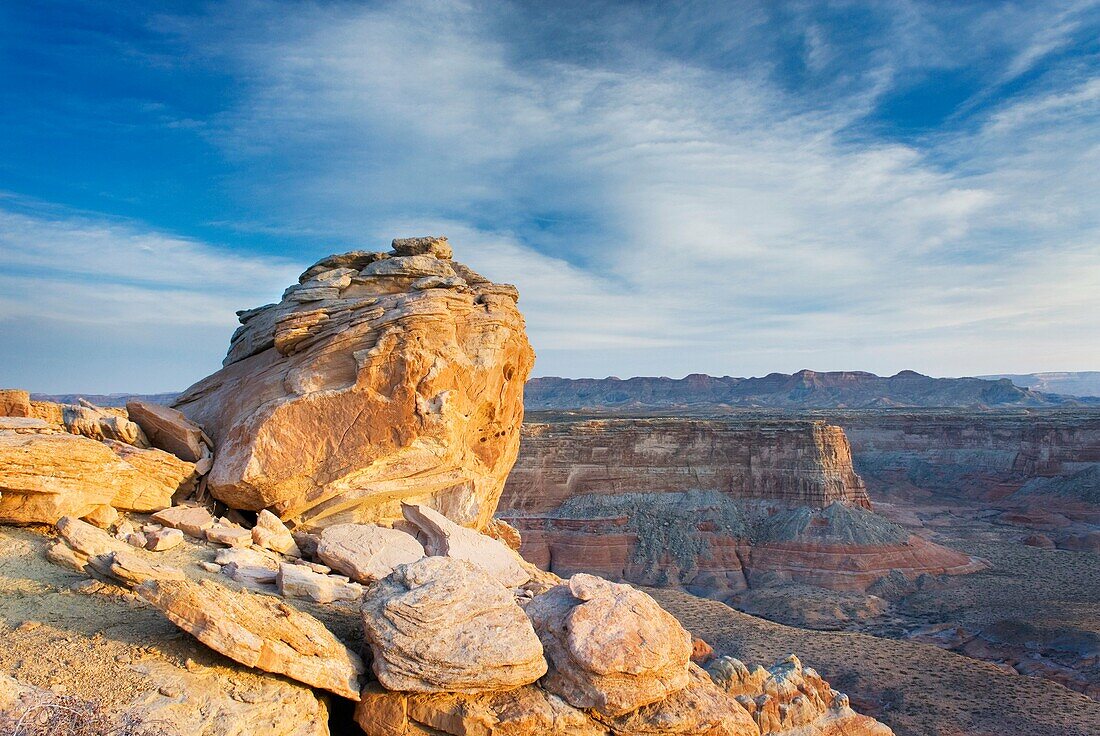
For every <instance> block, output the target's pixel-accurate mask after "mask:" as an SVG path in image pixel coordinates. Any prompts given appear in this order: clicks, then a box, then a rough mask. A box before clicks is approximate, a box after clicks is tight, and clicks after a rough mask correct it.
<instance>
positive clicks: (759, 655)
mask: <svg viewBox="0 0 1100 736" xmlns="http://www.w3.org/2000/svg"><path fill="white" fill-rule="evenodd" d="M647 592H649V593H650V594H651V595H653V597H654V598H656V599H657V600H658V601H659V602H660V603H661V605H662V606H664V607H665V608H667V609H668V610H669V611H670V612H671V613H672V614H673V615H675V616H676V617H677V618H678V619H680V621H681V622H682V623H683V624H684V626H686V627H687V628H688V629H689V630H690V631H691V632H692V633H693V634H695V635H696V636H699V637H701V638H703V639H704V640H706V641H707V642H709V643H710V644H711V646H713V647H714V649H715V651H716V652H718V653H719V654H729V655H732V656H735V657H738V658H740V659H743V660H744V661H746V662H755V663H770V662H772V661H775V660H777V659H780V658H782V657H785V656H787V655H788V654H791V653H795V654H797V655H798V656H799V657H800V658H801V659H802V661H803V663H804V664H806V665H809V666H811V667H814V668H815V669H817V670H818V671H819V672H820V673H821V674H822V676H823V677H824V678H825V679H826V680H828V681H829V682H830V683H831V684H832V685H833V687H835V688H836V689H838V690H841V691H842V692H846V693H848V695H849V696H850V697H851V698H852V707H854V708H855V709H856V710H858V711H860V712H861V713H866V714H868V715H871V716H874V717H875V718H878V719H879V720H881V721H882V722H883V723H885V724H887V725H888V726H890V727H891V728H893V729H894V731H895V732H896V733H897V735H898V736H1097V734H1100V702H1097V701H1095V700H1092V699H1091V698H1088V697H1086V696H1084V695H1081V694H1080V693H1076V692H1073V691H1071V690H1068V689H1066V688H1065V687H1062V686H1061V685H1058V684H1056V683H1053V682H1050V681H1048V680H1043V679H1040V678H1034V677H1025V676H1022V675H1011V674H1006V673H1005V672H1003V671H1002V670H1000V669H999V668H998V667H997V666H995V665H992V664H987V663H984V662H979V661H977V660H974V659H970V658H967V657H963V656H961V655H957V654H953V653H951V652H947V651H943V650H941V649H938V648H936V647H934V646H931V645H925V644H917V643H913V642H905V641H894V640H890V639H883V638H878V637H874V636H869V635H866V634H858V633H849V632H825V631H810V630H805V629H796V628H793V627H789V626H783V625H781V624H776V623H772V622H770V621H765V620H763V619H759V618H755V617H753V616H749V615H747V614H744V613H740V612H738V611H735V610H733V609H732V608H729V607H728V606H726V605H724V604H722V603H719V602H717V601H710V600H705V599H701V598H695V597H693V596H690V595H687V594H684V593H679V592H676V591H669V590H655V589H647Z"/></svg>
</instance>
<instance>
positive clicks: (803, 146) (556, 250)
mask: <svg viewBox="0 0 1100 736" xmlns="http://www.w3.org/2000/svg"><path fill="white" fill-rule="evenodd" d="M925 15H926V14H925V12H924V11H921V12H916V11H914V12H913V14H912V17H911V18H910V19H909V20H907V21H905V22H900V23H898V24H897V28H898V29H899V30H898V32H899V33H902V34H904V35H905V37H904V38H900V39H899V43H898V49H897V51H896V53H895V54H893V55H892V56H891V55H887V56H886V57H884V60H883V61H882V64H883V66H882V69H883V70H886V71H887V74H886V77H884V78H888V77H889V69H895V68H898V66H899V65H905V64H914V63H917V61H916V59H917V58H918V57H919V54H918V53H917V52H918V51H919V50H921V49H925V48H926V47H927V43H925V42H926V41H927V40H928V39H929V38H936V39H940V40H942V38H943V34H944V32H945V31H943V29H938V30H936V31H934V32H933V31H932V30H930V27H929V25H928V23H927V18H926V17H925ZM982 22H983V23H989V22H991V21H990V20H989V19H985V20H983V21H982ZM1063 25H1064V26H1065V27H1060V28H1061V30H1060V31H1059V32H1058V33H1051V34H1046V35H1045V36H1043V35H1040V36H1039V37H1035V38H1031V40H1030V41H1029V43H1031V44H1032V45H1031V46H1029V47H1028V49H1030V50H1028V49H1024V50H1022V51H1021V52H1020V55H1019V56H1018V57H1017V58H1018V61H1017V62H1016V66H1017V67H1019V68H1018V69H1017V70H1016V71H1015V72H1013V73H1014V74H1018V73H1020V72H1021V71H1022V70H1023V69H1024V67H1026V66H1028V65H1031V64H1033V63H1034V62H1035V60H1036V59H1038V58H1040V57H1041V56H1043V55H1045V54H1046V53H1047V52H1048V51H1049V50H1050V49H1053V48H1054V47H1055V46H1056V45H1057V44H1059V43H1062V42H1063V41H1064V38H1065V36H1066V34H1067V33H1068V32H1069V30H1071V27H1070V25H1068V22H1067V24H1063ZM289 28H290V30H289V31H288V32H286V33H285V34H284V35H282V36H280V37H278V38H270V37H269V38H267V39H265V42H264V43H259V44H249V45H247V46H246V47H245V48H246V52H245V56H244V62H245V63H247V65H248V67H249V68H250V69H251V70H252V72H253V73H254V75H255V77H254V82H255V83H256V88H255V94H254V96H253V97H251V98H250V100H249V101H248V104H246V105H244V106H242V107H241V108H240V109H238V110H236V111H235V112H234V113H233V114H232V115H230V116H229V117H227V118H226V120H225V121H224V122H225V124H226V127H225V128H224V131H223V134H224V136H225V137H224V139H223V142H224V145H225V146H226V147H227V148H239V147H240V146H242V145H244V144H246V143H247V142H249V141H256V140H260V141H263V144H264V145H265V146H271V147H274V149H276V150H277V155H279V156H285V157H287V159H288V161H289V162H291V164H293V163H294V162H297V161H299V160H301V157H302V156H305V155H309V156H310V157H311V159H312V160H313V162H314V163H316V162H317V161H321V162H322V163H321V165H316V166H314V165H309V166H307V169H308V170H307V171H305V172H304V173H302V174H301V175H300V176H298V177H297V178H296V181H295V185H294V186H293V187H292V188H291V189H292V190H293V192H294V194H293V198H294V199H295V202H293V203H289V206H288V208H287V212H288V213H289V214H290V215H291V216H294V215H297V216H300V217H304V216H307V215H310V216H313V217H317V216H318V213H324V215H323V216H324V217H326V218H330V225H331V227H332V228H333V229H334V231H336V232H357V233H359V234H360V235H361V236H362V237H369V238H377V239H381V238H382V237H384V236H389V235H392V234H394V233H395V232H397V231H399V232H413V231H421V230H424V231H427V230H433V229H435V230H440V229H443V230H445V231H447V232H449V233H450V234H451V236H452V241H453V242H454V243H456V245H457V246H458V248H459V251H458V252H459V256H460V257H463V256H465V257H466V259H467V260H470V261H473V262H474V263H475V264H476V265H479V266H480V267H481V268H483V269H484V270H486V271H489V272H491V273H492V275H493V276H494V277H496V278H501V279H503V280H507V281H515V282H517V283H519V284H520V286H521V287H522V288H523V293H524V300H523V304H524V308H525V311H526V313H527V315H528V321H529V324H530V331H531V335H532V340H533V342H534V343H535V345H536V348H537V349H541V352H542V353H543V356H544V359H543V361H542V362H541V363H540V366H539V367H538V369H537V370H538V371H539V372H542V373H546V372H565V370H567V369H568V367H569V366H576V365H578V364H583V365H584V366H585V369H587V370H593V371H595V372H600V373H611V372H616V373H623V374H625V373H655V372H669V373H685V372H689V371H692V370H708V371H711V372H719V373H721V372H734V373H744V372H765V371H767V370H770V369H788V370H789V369H794V368H798V367H802V366H803V365H806V364H812V365H813V366H814V367H820V368H839V367H855V368H869V369H879V370H895V369H898V368H902V367H909V366H912V367H916V368H918V369H923V370H929V371H939V372H967V371H993V370H1008V367H1007V366H1009V365H1011V366H1013V367H1014V368H1019V369H1021V370H1022V369H1024V368H1028V369H1034V368H1036V367H1046V366H1033V365H1031V364H1030V363H1028V362H1027V361H1026V359H1025V358H1023V357H1021V356H1020V355H1019V350H1018V345H1019V344H1027V343H1029V342H1031V343H1034V344H1038V343H1041V342H1043V341H1044V339H1045V338H1044V331H1046V332H1047V333H1049V326H1050V324H1052V323H1057V322H1058V320H1060V319H1064V320H1066V321H1067V322H1066V323H1067V324H1069V323H1074V320H1075V319H1076V317H1075V314H1076V312H1075V311H1074V310H1079V309H1096V308H1097V307H1100V297H1098V296H1096V293H1097V292H1096V291H1094V290H1093V286H1094V285H1095V281H1096V277H1097V274H1098V273H1100V248H1098V247H1096V245H1097V230H1096V229H1095V227H1094V225H1095V223H1088V222H1084V221H1083V220H1082V221H1080V222H1078V223H1077V225H1076V227H1075V228H1074V230H1073V232H1072V233H1069V232H1067V231H1066V228H1065V227H1064V224H1060V223H1059V222H1058V221H1057V220H1058V217H1057V216H1055V217H1054V220H1055V221H1053V222H1046V223H1044V218H1050V217H1051V215H1052V213H1062V212H1065V211H1068V210H1072V209H1074V208H1080V206H1081V204H1082V202H1083V198H1082V195H1083V191H1082V190H1080V189H1079V190H1078V191H1071V190H1065V191H1061V192H1057V191H1054V192H1052V191H1050V190H1041V191H1036V189H1035V187H1037V186H1042V184H1043V183H1044V182H1048V181H1050V180H1052V179H1054V178H1056V177H1059V176H1064V175H1065V173H1066V168H1067V166H1069V168H1071V169H1075V168H1076V169H1077V173H1078V174H1079V175H1081V177H1082V178H1080V179H1076V178H1075V179H1074V181H1075V183H1076V184H1077V185H1079V186H1083V187H1087V180H1085V179H1084V178H1083V177H1084V174H1085V172H1084V171H1082V170H1080V169H1079V167H1075V166H1074V165H1073V164H1072V162H1074V161H1080V160H1081V159H1082V157H1084V158H1086V159H1087V158H1090V157H1095V145H1094V147H1093V148H1092V149H1089V148H1088V145H1087V138H1088V136H1089V135H1090V133H1089V131H1090V130H1093V131H1094V130H1095V128H1094V127H1093V128H1090V127H1088V125H1089V124H1090V120H1087V119H1085V118H1084V117H1083V116H1082V108H1083V106H1085V105H1087V104H1089V103H1091V101H1092V97H1093V95H1092V90H1093V87H1094V86H1095V84H1096V80H1085V81H1084V82H1083V83H1082V86H1081V87H1080V88H1079V89H1076V90H1071V91H1063V92H1057V93H1054V94H1052V95H1051V96H1050V97H1049V98H1043V99H1036V98H1030V99H1027V98H1025V99H1023V100H1021V101H1014V102H1012V103H1010V104H1007V105H1004V106H1003V107H1002V108H1001V109H1000V110H999V111H998V112H997V113H996V114H995V115H994V117H993V118H992V119H991V122H990V123H989V124H988V125H986V126H984V127H983V128H981V129H980V130H978V131H977V132H976V133H959V134H956V135H954V136H946V135H942V136H940V137H939V138H938V139H935V140H932V141H930V142H928V143H927V144H922V145H921V146H920V147H914V146H908V145H902V144H896V143H886V142H880V143H867V142H866V141H863V142H852V141H851V140H850V139H849V138H850V126H851V125H852V124H854V123H855V122H856V121H858V120H859V118H860V117H861V116H862V115H864V114H866V113H867V112H868V111H870V110H871V109H873V106H874V103H875V100H876V99H877V98H878V96H879V95H881V94H882V92H883V89H882V88H881V87H880V86H878V85H877V84H876V85H872V86H870V87H869V88H867V89H864V90H863V91H862V92H860V93H858V94H855V95H848V96H845V97H841V98H838V99H836V100H834V102H833V104H832V105H830V106H828V107H824V108H822V107H820V106H817V107H813V108H806V107H805V106H804V105H802V104H800V101H799V100H798V99H797V98H796V97H794V96H792V95H791V94H789V93H787V92H784V91H783V90H781V89H779V88H777V87H776V86H775V85H774V84H773V83H772V82H770V81H769V77H768V76H767V75H766V74H764V73H762V72H760V71H759V70H754V69H749V68H746V69H744V70H734V71H732V72H723V71H716V70H714V69H708V68H703V67H699V66H693V65H691V64H690V63H688V62H686V61H685V60H682V59H675V58H669V57H665V56H661V55H659V54H652V55H649V56H646V55H645V50H644V49H643V48H641V47H638V48H632V49H631V62H632V63H631V64H630V65H628V66H623V65H618V64H593V63H586V64H580V63H566V62H563V61H561V60H555V61H542V62H540V61H531V60H530V59H525V60H517V58H516V57H515V53H516V50H515V49H511V48H509V47H508V45H507V44H506V43H505V42H504V41H503V40H502V39H500V38H499V37H497V36H496V35H495V30H494V27H493V25H492V23H491V19H488V18H486V17H484V16H482V15H480V14H479V13H478V12H476V11H475V10H473V9H472V8H471V7H469V6H466V5H464V4H457V3H447V4H444V5H442V6H439V7H438V8H437V9H436V12H426V11H424V9H423V8H417V7H415V6H410V5H397V6H387V7H386V9H384V10H369V11H358V10H357V11H355V12H345V11H344V10H341V11H339V13H337V14H336V15H322V16H320V17H318V16H312V17H309V18H306V19H304V20H301V23H300V24H298V25H294V24H290V26H289ZM811 35H813V36H814V38H815V39H816V40H813V44H812V45H811V49H810V52H811V53H821V49H823V48H824V46H823V44H825V43H826V41H825V39H824V37H823V36H822V34H821V33H820V32H818V31H815V32H814V33H813V34H811ZM1029 38H1030V37H1029ZM1044 39H1046V40H1044ZM731 43H733V41H732V40H731ZM884 45H888V44H886V43H884ZM815 49H816V51H815ZM818 58H819V62H820V64H821V65H824V64H825V63H826V62H827V58H826V57H823V56H819V57H818ZM240 61H241V59H240V58H238V62H240ZM933 63H935V62H933ZM868 72H869V75H870V78H874V77H875V74H874V70H868ZM1038 117H1042V122H1043V126H1042V132H1041V133H1040V135H1041V137H1036V138H1032V139H1031V140H1030V141H1027V142H1024V143H1022V144H1019V145H1018V146H1017V147H1016V150H1013V148H1012V146H1010V145H1007V144H1005V143H1002V142H998V141H997V140H996V139H997V136H998V135H1002V134H1003V131H1004V129H1006V127H1007V126H1016V125H1019V124H1022V121H1024V120H1035V119H1037V118H1038ZM1093 138H1094V136H1093ZM333 140H335V141H338V144H337V145H338V146H339V151H338V152H336V151H335V150H333V149H331V148H328V147H327V145H328V144H327V142H328V141H333ZM1094 144H1095V141H1094ZM1020 149H1023V150H1022V151H1021V150H1020ZM294 150H299V151H304V152H309V151H312V153H302V154H300V155H299V156H296V155H295V153H294ZM318 152H328V153H329V154H331V155H328V156H326V155H324V154H322V153H318ZM1021 153H1022V154H1023V155H1022V156H1021ZM945 156H947V157H949V158H953V160H951V161H950V162H949V163H946V164H945V163H942V161H943V159H944V157H945ZM380 161H381V162H380ZM380 202H381V204H380ZM524 210H528V211H538V210H547V211H557V212H564V213H566V216H567V217H568V216H570V214H572V216H575V217H578V218H592V222H579V223H578V227H577V228H576V230H577V235H576V236H573V235H571V234H566V235H562V236H557V235H546V236H540V235H533V236H532V235H531V233H530V230H529V229H528V230H523V231H522V232H521V231H520V229H518V228H517V224H516V223H515V222H513V221H512V220H510V219H509V218H511V217H514V216H515V214H516V212H517V211H520V212H523V211H524ZM394 211H397V212H401V211H404V212H406V213H408V214H407V215H404V216H401V217H396V218H395V217H392V216H390V215H391V213H392V212H394ZM446 212H450V213H454V214H450V215H445V216H441V213H446ZM495 217H499V222H494V218H495ZM365 218H366V219H365ZM521 224H522V223H521ZM586 226H587V227H586ZM1006 226H1007V227H1006ZM387 228H388V229H387ZM517 233H518V234H517ZM524 235H526V236H527V237H533V238H534V239H535V242H530V241H528V240H525V239H524ZM1070 236H1072V237H1070ZM1074 242H1076V243H1078V244H1083V245H1078V246H1077V250H1076V251H1075V256H1074V257H1072V258H1070V257H1068V256H1069V254H1070V252H1071V251H1072V249H1073V248H1074V246H1073V245H1072V244H1073V243H1074ZM464 246H465V248H464ZM533 246H537V250H536V248H535V247H533ZM1090 246H1092V247H1091V248H1090ZM539 251H541V253H540V252H539ZM1038 274H1042V277H1043V279H1045V282H1040V286H1038V287H1037V286H1036V282H1035V277H1036V275H1038ZM1042 283H1045V284H1047V285H1048V286H1049V284H1052V283H1056V284H1057V285H1058V287H1057V289H1055V290H1052V289H1050V288H1043V287H1042ZM1098 336H1100V335H1096V334H1094V335H1093V337H1094V338H1095V337H1098ZM1098 342H1100V341H1097V340H1095V339H1094V340H1093V341H1092V344H1093V345H1096V344H1097V343H1098ZM853 344H859V345H864V346H865V348H863V349H861V350H859V351H853V350H852V349H851V345H853ZM911 345H920V346H921V353H920V354H919V355H915V354H914V351H913V350H912V349H911V347H910V346H911ZM579 353H588V354H587V355H584V356H581V357H579V356H578V354H579ZM1060 353H1061V354H1063V355H1064V356H1071V355H1075V356H1077V357H1076V358H1075V359H1074V360H1073V361H1071V362H1073V363H1074V364H1075V365H1082V364H1085V363H1088V362H1090V361H1097V360H1100V352H1098V348H1096V347H1089V346H1087V345H1077V346H1075V347H1067V348H1066V349H1065V350H1063V351H1060ZM563 356H564V357H563ZM789 356H796V357H795V358H793V359H792V358H790V357H789ZM792 361H793V362H792ZM1048 367H1051V368H1054V367H1058V366H1054V365H1051V366H1048Z"/></svg>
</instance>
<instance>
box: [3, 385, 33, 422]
mask: <svg viewBox="0 0 1100 736" xmlns="http://www.w3.org/2000/svg"><path fill="white" fill-rule="evenodd" d="M31 416H34V415H33V414H31V395H30V394H29V393H27V392H26V391H21V390H19V389H16V388H4V389H0V417H31Z"/></svg>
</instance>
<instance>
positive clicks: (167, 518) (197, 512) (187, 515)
mask: <svg viewBox="0 0 1100 736" xmlns="http://www.w3.org/2000/svg"><path fill="white" fill-rule="evenodd" d="M153 520H154V521H156V522H159V523H161V524H164V525H165V526H169V527H172V528H173V529H179V530H180V531H182V532H183V533H184V534H186V535H187V536H189V537H194V538H196V539H205V538H206V530H207V529H209V528H210V527H212V526H214V517H213V516H212V515H211V514H210V512H209V511H207V510H206V509H205V508H204V507H202V506H173V507H171V508H167V509H164V510H162V511H158V512H157V513H155V514H153Z"/></svg>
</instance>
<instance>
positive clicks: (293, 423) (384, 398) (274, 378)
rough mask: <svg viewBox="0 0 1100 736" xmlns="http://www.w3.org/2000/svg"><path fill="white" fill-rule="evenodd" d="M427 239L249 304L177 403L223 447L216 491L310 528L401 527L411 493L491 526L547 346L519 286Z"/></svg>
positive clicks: (333, 263) (355, 258)
mask: <svg viewBox="0 0 1100 736" xmlns="http://www.w3.org/2000/svg"><path fill="white" fill-rule="evenodd" d="M429 241H430V242H433V243H435V245H432V246H422V245H415V246H410V245H407V244H405V243H404V242H402V241H395V242H394V250H393V251H391V252H390V253H364V252H355V253H347V254H343V255H340V256H332V257H329V258H326V259H324V260H322V261H320V262H319V263H318V264H316V265H315V266H314V267H311V268H310V269H308V270H307V271H306V272H305V273H304V274H302V277H301V279H300V283H298V284H295V285H293V286H291V287H290V288H288V289H287V291H286V292H285V294H284V295H283V299H282V301H281V302H280V303H278V304H271V305H267V306H264V307H260V308H258V309H254V310H250V311H247V312H242V313H240V319H241V323H242V325H241V327H240V329H238V331H237V333H236V334H235V335H234V337H233V341H232V344H231V346H230V350H229V354H228V355H227V357H226V359H225V363H224V365H225V367H224V368H223V369H222V370H220V371H218V372H217V373H215V374H214V375H212V376H210V377H208V378H206V379H204V380H202V381H200V382H199V383H197V384H195V385H194V386H192V387H191V388H190V389H188V390H187V391H186V392H184V394H183V395H182V396H180V397H179V399H178V401H177V403H176V407H177V408H178V409H180V410H181V411H182V412H183V413H184V414H185V415H186V416H187V417H188V418H190V419H191V420H192V421H194V422H196V423H197V424H199V425H201V426H202V427H203V428H204V429H205V430H206V432H207V433H208V434H209V435H210V436H211V437H212V438H213V439H214V441H215V445H216V452H215V458H216V459H215V461H214V467H213V470H212V471H211V474H210V484H209V488H210V491H211V493H213V495H214V496H215V497H216V498H219V499H221V500H222V501H224V502H226V503H227V504H229V505H230V506H232V507H234V508H241V509H252V510H260V509H263V508H270V509H272V510H274V511H276V512H277V513H278V514H279V515H280V516H281V517H282V518H283V519H287V520H295V521H296V522H297V523H298V524H299V525H300V526H303V527H323V526H327V525H329V524H334V523H340V522H392V521H395V520H398V519H400V518H401V513H400V502H401V501H402V500H405V501H410V502H417V503H424V504H426V505H429V506H431V507H433V508H435V509H437V510H439V511H441V512H443V513H445V514H446V515H447V516H448V517H449V518H451V519H453V520H455V521H457V522H459V523H461V524H463V525H466V526H471V527H482V526H484V525H485V524H486V523H488V521H489V519H490V518H491V517H492V513H493V510H494V509H495V506H496V502H497V499H498V498H499V495H500V492H501V489H502V487H503V482H504V478H505V476H506V475H507V472H508V470H509V468H510V467H511V465H512V463H513V461H514V459H515V456H516V453H517V451H518V447H519V426H520V422H521V420H522V416H523V407H522V391H523V383H524V381H525V380H526V377H527V374H528V373H529V371H530V369H531V365H532V361H533V358H534V355H533V353H532V351H531V347H530V345H529V344H528V342H527V338H526V335H525V333H524V323H523V318H522V317H521V315H520V313H519V312H518V310H517V309H516V304H515V301H516V294H515V289H514V287H507V286H503V285H498V284H492V283H490V282H488V280H486V279H484V278H483V277H480V276H478V275H477V274H475V273H474V272H472V271H471V270H469V269H468V268H466V267H464V266H461V264H457V263H455V262H453V261H451V260H449V259H448V257H447V253H448V252H449V246H447V247H445V246H446V244H445V239H429V240H428V241H424V242H429ZM417 242H420V241H417ZM414 251H416V252H415V253H414V254H411V255H407V254H409V253H413V252H414Z"/></svg>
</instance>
